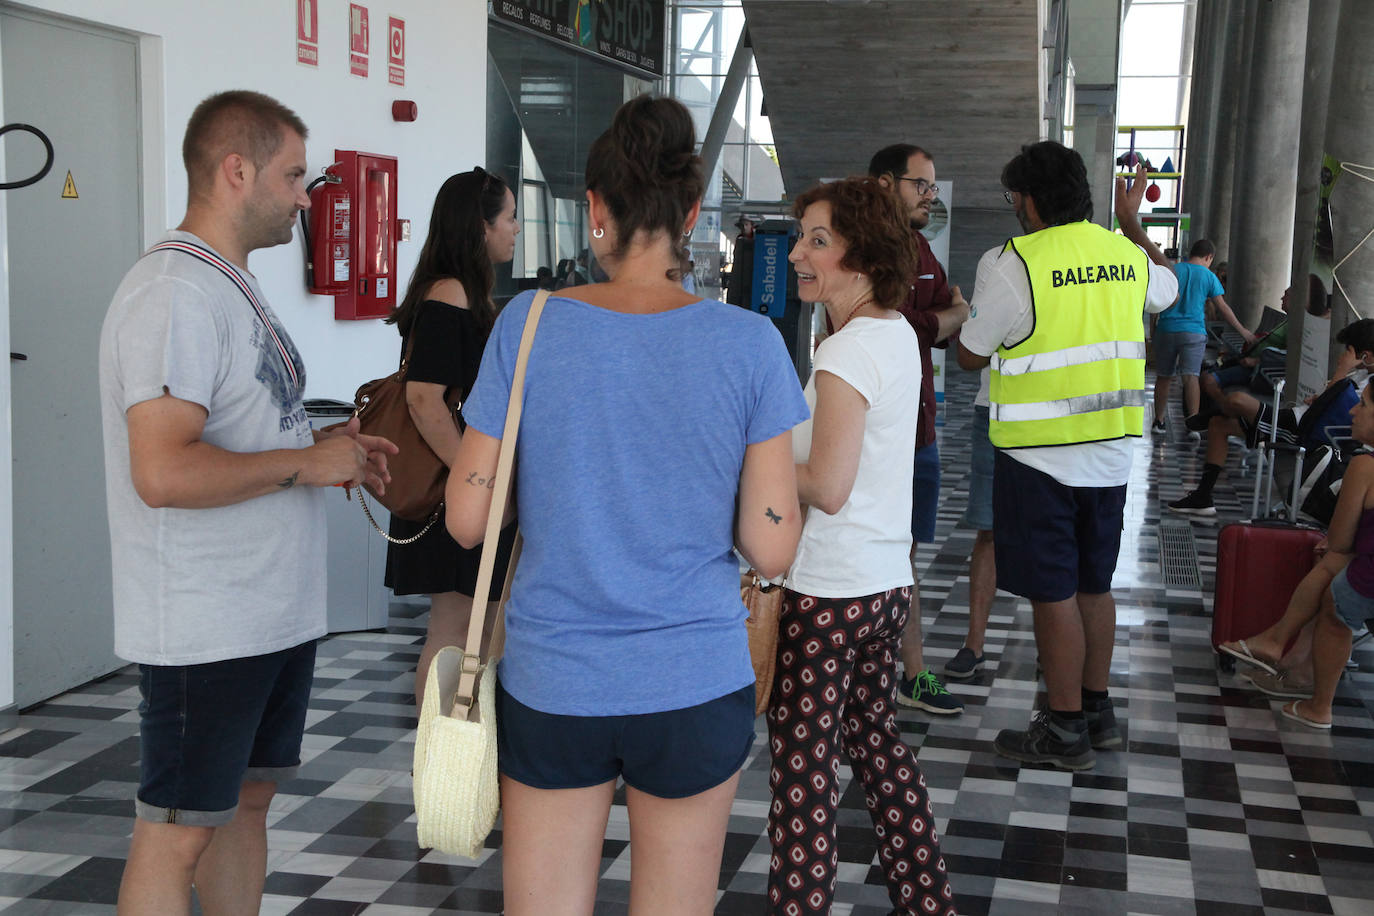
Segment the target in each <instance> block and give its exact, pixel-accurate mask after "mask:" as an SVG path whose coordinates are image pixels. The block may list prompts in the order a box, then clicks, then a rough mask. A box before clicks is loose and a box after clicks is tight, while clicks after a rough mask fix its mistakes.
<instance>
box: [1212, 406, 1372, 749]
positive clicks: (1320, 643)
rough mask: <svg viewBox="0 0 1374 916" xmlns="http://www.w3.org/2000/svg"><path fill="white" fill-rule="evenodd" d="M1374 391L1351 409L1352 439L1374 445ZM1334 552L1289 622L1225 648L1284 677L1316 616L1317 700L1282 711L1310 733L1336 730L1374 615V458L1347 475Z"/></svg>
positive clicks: (1303, 591) (1333, 533)
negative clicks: (1290, 654) (1348, 669)
mask: <svg viewBox="0 0 1374 916" xmlns="http://www.w3.org/2000/svg"><path fill="white" fill-rule="evenodd" d="M1372 397H1374V393H1371V391H1370V386H1368V385H1366V386H1365V388H1364V390H1363V391H1362V392H1360V398H1359V400H1358V401H1356V402H1355V406H1354V407H1352V408H1351V409H1350V420H1351V435H1352V436H1353V437H1354V438H1355V439H1356V440H1357V441H1359V442H1360V443H1362V444H1364V445H1374V399H1371V398H1372ZM1327 546H1328V548H1329V549H1328V550H1327V551H1326V552H1325V554H1324V555H1323V556H1322V557H1321V558H1320V560H1319V561H1318V563H1317V565H1316V566H1315V567H1314V568H1313V570H1312V571H1311V572H1310V573H1308V574H1307V576H1306V577H1305V578H1304V579H1303V580H1302V582H1301V583H1300V584H1299V585H1298V588H1297V590H1296V591H1295V592H1294V593H1293V597H1292V599H1291V600H1290V601H1289V603H1288V610H1287V611H1286V612H1285V613H1284V615H1283V617H1282V618H1281V619H1280V620H1279V621H1278V623H1276V624H1274V625H1273V626H1272V627H1270V628H1269V629H1267V630H1265V631H1263V632H1262V633H1260V634H1258V635H1256V636H1252V637H1250V638H1248V639H1238V640H1235V641H1234V642H1227V643H1222V644H1221V646H1220V647H1219V648H1220V649H1221V651H1223V652H1226V653H1228V654H1230V655H1234V656H1235V657H1236V658H1237V659H1239V660H1241V661H1243V662H1245V663H1247V664H1250V665H1253V666H1255V667H1257V668H1260V669H1261V670H1264V671H1267V672H1269V673H1271V674H1272V673H1275V672H1276V671H1277V660H1278V659H1279V657H1280V656H1281V655H1282V654H1283V651H1284V647H1285V646H1286V645H1287V644H1288V642H1289V641H1290V640H1291V639H1292V638H1293V637H1294V636H1295V635H1296V634H1297V632H1298V631H1299V630H1300V629H1301V628H1302V627H1303V626H1304V625H1305V624H1306V623H1307V622H1308V621H1309V620H1313V619H1314V618H1315V622H1314V626H1313V633H1312V669H1313V679H1314V684H1313V691H1312V697H1311V699H1297V700H1294V701H1293V702H1291V703H1287V704H1285V705H1284V706H1283V709H1282V712H1283V715H1284V716H1286V717H1287V718H1289V719H1292V720H1294V721H1296V722H1301V723H1302V724H1303V725H1306V726H1309V727H1311V728H1319V729H1329V728H1330V727H1331V701H1332V699H1333V698H1334V697H1335V694H1336V684H1337V682H1338V681H1339V680H1340V677H1341V671H1342V670H1343V669H1344V668H1345V663H1346V660H1347V659H1349V658H1350V646H1351V637H1352V634H1354V632H1355V631H1357V630H1359V629H1361V628H1362V627H1363V626H1364V624H1365V620H1366V619H1368V618H1372V617H1374V456H1371V455H1366V454H1362V455H1356V456H1355V457H1354V458H1353V459H1352V460H1351V462H1350V466H1349V467H1348V468H1347V469H1346V472H1345V477H1344V478H1343V482H1342V484H1341V492H1340V497H1339V499H1338V501H1337V503H1336V513H1335V515H1334V516H1333V517H1332V519H1331V527H1330V530H1329V531H1328V534H1327Z"/></svg>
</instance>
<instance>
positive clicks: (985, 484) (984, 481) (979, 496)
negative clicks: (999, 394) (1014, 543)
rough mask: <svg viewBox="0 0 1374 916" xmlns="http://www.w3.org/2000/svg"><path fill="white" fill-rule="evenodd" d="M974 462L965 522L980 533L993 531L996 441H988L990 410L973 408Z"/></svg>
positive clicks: (972, 463)
mask: <svg viewBox="0 0 1374 916" xmlns="http://www.w3.org/2000/svg"><path fill="white" fill-rule="evenodd" d="M969 438H970V439H971V440H972V441H973V460H972V461H970V462H969V475H968V506H967V507H966V508H965V509H964V522H965V523H966V524H968V525H971V526H972V527H974V528H977V529H978V530H979V531H991V530H992V465H993V460H992V451H993V450H992V442H991V441H989V440H988V408H986V407H983V406H982V405H979V404H975V405H973V426H972V429H971V430H970V431H969Z"/></svg>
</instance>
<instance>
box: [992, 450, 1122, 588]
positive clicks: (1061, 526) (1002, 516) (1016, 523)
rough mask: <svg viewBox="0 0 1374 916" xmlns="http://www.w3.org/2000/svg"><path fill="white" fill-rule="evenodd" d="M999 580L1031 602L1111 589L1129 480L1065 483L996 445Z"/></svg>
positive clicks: (995, 535) (995, 533) (995, 540)
mask: <svg viewBox="0 0 1374 916" xmlns="http://www.w3.org/2000/svg"><path fill="white" fill-rule="evenodd" d="M992 491H993V496H992V503H993V514H994V515H995V516H996V517H997V524H996V525H995V526H993V535H992V536H993V544H994V555H995V557H996V560H997V587H998V588H1000V589H1004V590H1006V591H1009V592H1011V593H1012V594H1014V595H1020V596H1021V597H1023V598H1029V599H1030V600H1031V601H1064V600H1066V599H1068V598H1072V597H1073V596H1074V595H1076V594H1078V593H1079V592H1082V593H1083V594H1085V595H1100V594H1103V593H1105V592H1109V591H1111V590H1112V574H1113V573H1115V572H1116V557H1117V554H1118V553H1119V552H1120V551H1121V527H1122V521H1123V517H1124V512H1125V508H1126V486H1125V484H1122V485H1121V486H1119V487H1068V486H1065V485H1064V484H1062V483H1060V482H1059V481H1057V480H1055V479H1054V478H1053V477H1051V476H1050V475H1048V474H1046V473H1044V472H1043V471H1038V470H1036V469H1035V468H1032V467H1030V466H1029V465H1025V464H1022V463H1021V462H1019V461H1017V460H1016V459H1015V458H1012V457H1010V456H1008V455H1007V453H1006V452H1004V451H1002V450H1001V449H997V455H996V458H995V464H994V471H993V487H992Z"/></svg>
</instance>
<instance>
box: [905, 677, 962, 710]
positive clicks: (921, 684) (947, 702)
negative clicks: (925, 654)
mask: <svg viewBox="0 0 1374 916" xmlns="http://www.w3.org/2000/svg"><path fill="white" fill-rule="evenodd" d="M897 702H898V703H901V704H902V705H903V706H913V707H915V708H916V709H924V710H925V711H926V712H933V713H935V715H937V716H957V715H959V713H961V712H963V711H964V704H963V703H960V702H959V701H958V700H956V699H955V698H954V697H953V696H951V695H950V692H949V691H948V690H946V689H945V685H944V684H941V683H940V679H939V678H938V677H936V676H935V672H933V671H931V670H930V669H929V668H927V669H926V670H924V671H922V672H921V673H920V674H918V675H916V676H915V677H913V678H902V679H901V680H900V681H898V683H897Z"/></svg>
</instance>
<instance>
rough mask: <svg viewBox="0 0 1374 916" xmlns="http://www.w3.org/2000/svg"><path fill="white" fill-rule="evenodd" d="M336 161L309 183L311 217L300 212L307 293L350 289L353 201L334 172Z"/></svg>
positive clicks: (333, 293)
mask: <svg viewBox="0 0 1374 916" xmlns="http://www.w3.org/2000/svg"><path fill="white" fill-rule="evenodd" d="M336 167H337V163H335V165H332V166H330V167H329V168H327V169H325V172H324V175H322V176H320V177H319V178H316V179H315V180H314V181H312V182H310V185H309V187H307V188H306V193H307V194H309V195H310V220H309V223H307V222H306V219H305V214H304V213H302V214H301V227H302V231H303V232H304V234H305V247H306V252H307V257H308V263H307V265H306V283H307V285H308V286H309V288H310V292H312V293H315V294H316V295H320V296H335V295H339V294H341V293H347V292H348V291H349V288H350V287H349V281H350V277H349V266H350V264H351V260H352V259H351V256H350V255H351V252H350V248H351V246H352V242H353V200H352V198H351V197H350V196H349V193H348V190H347V189H346V188H345V187H344V185H343V178H342V176H340V175H339V174H338V173H337V172H336V171H335V168H336Z"/></svg>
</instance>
